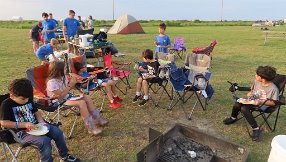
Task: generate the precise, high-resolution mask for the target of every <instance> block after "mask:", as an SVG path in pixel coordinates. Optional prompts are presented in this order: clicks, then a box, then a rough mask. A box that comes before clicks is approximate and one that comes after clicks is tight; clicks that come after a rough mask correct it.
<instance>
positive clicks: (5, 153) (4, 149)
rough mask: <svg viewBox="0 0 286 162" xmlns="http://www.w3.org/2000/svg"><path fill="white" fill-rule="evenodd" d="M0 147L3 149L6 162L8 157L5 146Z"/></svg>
mask: <svg viewBox="0 0 286 162" xmlns="http://www.w3.org/2000/svg"><path fill="white" fill-rule="evenodd" d="M1 145H2V149H3V154H4V155H5V161H6V162H8V155H7V151H6V147H5V144H4V143H1Z"/></svg>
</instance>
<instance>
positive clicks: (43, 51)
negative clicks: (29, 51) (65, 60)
mask: <svg viewBox="0 0 286 162" xmlns="http://www.w3.org/2000/svg"><path fill="white" fill-rule="evenodd" d="M53 53H54V50H53V47H52V46H51V44H50V43H48V44H44V45H42V46H41V47H40V48H39V49H38V50H37V51H36V56H37V57H38V58H39V59H40V60H42V61H44V60H46V56H48V55H50V54H53Z"/></svg>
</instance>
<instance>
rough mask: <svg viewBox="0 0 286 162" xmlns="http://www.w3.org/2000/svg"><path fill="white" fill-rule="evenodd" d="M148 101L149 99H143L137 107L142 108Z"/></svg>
mask: <svg viewBox="0 0 286 162" xmlns="http://www.w3.org/2000/svg"><path fill="white" fill-rule="evenodd" d="M148 100H149V99H147V100H145V99H143V100H142V102H140V103H139V106H144V105H145V104H146V103H147V101H148Z"/></svg>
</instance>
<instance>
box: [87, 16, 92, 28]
mask: <svg viewBox="0 0 286 162" xmlns="http://www.w3.org/2000/svg"><path fill="white" fill-rule="evenodd" d="M87 28H88V29H92V28H94V22H93V20H92V16H91V15H89V16H88V23H87Z"/></svg>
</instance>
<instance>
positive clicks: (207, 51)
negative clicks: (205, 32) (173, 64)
mask: <svg viewBox="0 0 286 162" xmlns="http://www.w3.org/2000/svg"><path fill="white" fill-rule="evenodd" d="M216 44H217V41H216V40H213V41H212V42H211V44H210V45H209V46H208V47H203V48H195V49H193V51H192V52H193V53H196V54H206V55H208V56H210V57H211V53H212V51H213V49H214V47H215V45H216ZM211 58H212V57H211Z"/></svg>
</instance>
